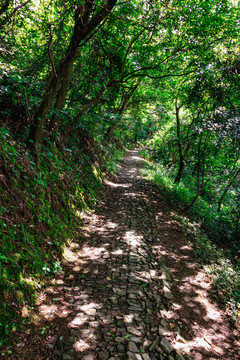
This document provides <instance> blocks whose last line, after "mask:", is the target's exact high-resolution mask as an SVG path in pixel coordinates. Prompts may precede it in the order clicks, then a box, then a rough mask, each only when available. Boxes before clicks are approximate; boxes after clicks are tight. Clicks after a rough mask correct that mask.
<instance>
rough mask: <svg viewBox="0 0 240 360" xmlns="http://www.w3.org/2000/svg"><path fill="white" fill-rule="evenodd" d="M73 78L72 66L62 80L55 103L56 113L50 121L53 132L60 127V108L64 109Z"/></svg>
mask: <svg viewBox="0 0 240 360" xmlns="http://www.w3.org/2000/svg"><path fill="white" fill-rule="evenodd" d="M71 80H72V67H70V68H69V69H68V73H67V74H66V79H65V80H64V81H63V82H62V86H61V88H60V90H59V92H58V95H57V99H56V104H55V110H56V113H54V114H53V116H52V119H51V123H50V131H51V132H54V131H56V130H57V128H58V127H59V120H60V118H59V114H58V112H59V111H60V110H62V108H63V105H64V101H65V98H66V95H67V93H68V90H69V87H70V84H71Z"/></svg>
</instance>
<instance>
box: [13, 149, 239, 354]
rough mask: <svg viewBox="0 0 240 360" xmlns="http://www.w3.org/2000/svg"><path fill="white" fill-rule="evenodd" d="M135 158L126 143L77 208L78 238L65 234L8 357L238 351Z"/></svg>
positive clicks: (185, 243)
mask: <svg viewBox="0 0 240 360" xmlns="http://www.w3.org/2000/svg"><path fill="white" fill-rule="evenodd" d="M141 166H142V160H141V159H140V157H139V156H138V153H137V151H129V156H128V157H127V158H126V159H125V160H124V162H123V166H122V171H121V173H120V174H119V175H118V176H117V177H115V178H114V180H112V182H108V183H107V184H106V186H105V189H104V191H103V198H102V200H101V202H99V204H98V205H97V207H96V209H95V211H94V212H88V213H85V214H84V215H83V214H80V213H78V212H77V214H78V215H79V218H80V222H81V219H82V217H83V218H84V219H83V220H84V223H85V227H84V229H83V230H82V224H80V233H81V238H76V239H74V240H71V241H69V245H68V246H67V247H66V249H65V252H64V257H65V266H64V269H63V271H62V273H61V274H60V275H58V276H56V278H55V279H53V281H52V282H51V284H50V286H49V287H48V288H47V289H45V290H44V292H43V294H42V297H40V298H39V302H38V312H39V313H40V314H41V316H40V317H39V320H38V321H36V325H35V328H33V329H32V328H31V329H28V330H27V331H29V332H28V334H29V336H26V333H25V334H23V336H22V337H21V336H20V335H19V338H18V343H17V344H16V349H13V351H12V354H11V355H9V359H13V358H14V360H16V359H27V360H30V359H34V360H46V359H51V360H53V359H54V360H58V359H59V360H75V359H81V360H95V359H96V360H114V359H122V360H124V359H130V360H156V359H157V360H158V359H160V360H162V359H167V360H183V359H185V360H190V359H193V358H194V360H217V359H224V360H233V359H238V358H239V357H238V355H239V354H238V350H237V349H238V345H237V343H236V342H235V343H234V341H235V340H234V339H233V332H232V329H230V328H229V325H228V322H227V321H226V316H225V314H224V312H223V311H222V312H221V310H219V308H218V307H217V305H216V304H215V303H213V302H212V300H211V298H210V297H209V289H211V284H210V282H208V278H207V276H206V274H205V273H204V272H203V271H202V270H201V268H200V267H199V266H198V265H197V264H196V261H195V259H194V254H193V251H192V249H191V246H189V236H186V234H185V233H184V230H183V228H182V227H181V225H179V224H178V223H177V222H176V221H174V219H173V216H172V210H171V209H169V208H168V207H167V204H166V203H165V202H164V200H163V199H162V197H161V195H160V193H159V191H158V189H156V187H154V185H152V184H151V183H148V182H147V181H145V180H143V179H142V178H141V176H140V172H139V168H140V167H141ZM77 236H78V235H77ZM169 269H170V270H171V271H170V270H169ZM173 277H174V278H173ZM32 327H33V325H32ZM190 354H191V356H193V357H191V356H190Z"/></svg>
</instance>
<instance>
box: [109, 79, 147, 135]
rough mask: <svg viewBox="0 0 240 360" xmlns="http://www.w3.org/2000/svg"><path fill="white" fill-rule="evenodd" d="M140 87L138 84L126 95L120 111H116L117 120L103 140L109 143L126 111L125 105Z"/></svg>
mask: <svg viewBox="0 0 240 360" xmlns="http://www.w3.org/2000/svg"><path fill="white" fill-rule="evenodd" d="M139 85H140V83H139V82H138V83H137V84H136V85H135V86H134V87H133V88H132V89H131V90H130V91H129V92H128V94H127V96H126V97H125V99H124V101H123V103H122V106H121V107H120V109H119V110H118V111H117V113H118V114H119V118H118V119H117V121H116V122H115V123H114V124H113V125H112V126H109V127H108V130H107V133H106V135H105V138H106V139H107V140H108V141H110V139H111V137H112V134H113V132H114V131H115V130H116V129H117V127H118V125H119V124H120V122H121V120H122V116H123V114H124V112H125V111H126V107H127V104H128V102H129V100H130V99H131V97H132V96H133V94H134V92H135V91H136V90H137V88H138V86H139Z"/></svg>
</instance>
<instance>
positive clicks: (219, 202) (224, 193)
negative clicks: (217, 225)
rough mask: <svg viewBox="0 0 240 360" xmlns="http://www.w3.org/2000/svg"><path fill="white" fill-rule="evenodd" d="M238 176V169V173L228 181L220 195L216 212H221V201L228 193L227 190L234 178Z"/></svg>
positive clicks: (239, 170)
mask: <svg viewBox="0 0 240 360" xmlns="http://www.w3.org/2000/svg"><path fill="white" fill-rule="evenodd" d="M239 174H240V169H238V171H237V172H236V174H235V175H234V176H233V178H232V179H231V180H230V181H229V183H228V185H227V186H226V188H225V190H224V192H223V193H222V195H221V197H220V199H219V200H218V211H220V210H221V206H222V202H223V199H224V197H225V195H226V193H227V192H228V190H229V189H230V187H231V186H232V184H233V182H234V180H235V179H236V177H237V176H238V175H239Z"/></svg>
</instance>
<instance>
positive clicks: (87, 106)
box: [62, 91, 103, 144]
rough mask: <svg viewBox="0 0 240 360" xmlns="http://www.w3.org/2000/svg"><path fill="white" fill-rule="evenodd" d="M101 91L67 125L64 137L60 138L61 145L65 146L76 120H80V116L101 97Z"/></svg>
mask: <svg viewBox="0 0 240 360" xmlns="http://www.w3.org/2000/svg"><path fill="white" fill-rule="evenodd" d="M102 94H103V91H102V92H101V93H99V94H98V95H97V96H95V98H93V99H92V100H91V101H90V102H89V103H88V104H86V105H85V106H84V107H83V108H82V109H81V110H79V112H78V113H77V115H76V116H75V117H74V118H73V120H72V122H71V123H70V124H69V125H68V127H67V129H66V132H65V135H64V136H63V138H62V143H63V144H66V142H67V140H68V138H69V135H70V133H71V131H72V129H73V127H74V125H75V124H76V123H77V122H78V120H79V119H80V118H81V116H82V115H83V114H84V113H85V112H86V111H87V110H88V109H89V108H90V107H91V106H93V105H94V104H95V103H96V102H97V101H98V100H99V99H100V97H101V96H102Z"/></svg>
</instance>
